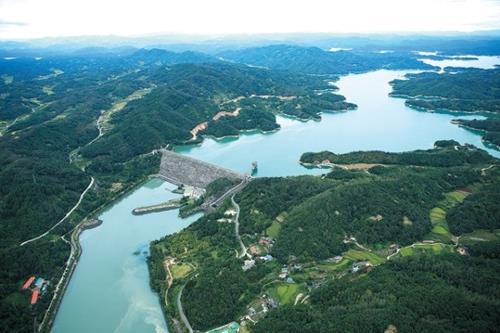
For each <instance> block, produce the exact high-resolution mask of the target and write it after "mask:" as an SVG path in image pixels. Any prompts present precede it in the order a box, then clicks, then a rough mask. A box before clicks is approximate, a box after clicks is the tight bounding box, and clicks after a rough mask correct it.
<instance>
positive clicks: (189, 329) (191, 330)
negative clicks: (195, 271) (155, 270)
mask: <svg viewBox="0 0 500 333" xmlns="http://www.w3.org/2000/svg"><path fill="white" fill-rule="evenodd" d="M185 286H186V285H185V284H184V285H183V286H182V287H181V290H180V291H179V294H178V295H177V309H179V316H180V317H181V320H182V322H183V323H184V325H185V326H186V328H187V329H188V331H189V333H193V328H192V327H191V324H190V323H189V320H188V319H187V317H186V315H185V314H184V309H183V308H182V302H181V297H182V291H183V290H184V287H185Z"/></svg>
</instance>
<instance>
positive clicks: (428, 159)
mask: <svg viewBox="0 0 500 333" xmlns="http://www.w3.org/2000/svg"><path fill="white" fill-rule="evenodd" d="M454 147H456V149H455V148H454ZM443 148H446V149H443ZM494 160H495V159H494V158H493V157H491V156H490V155H489V154H488V153H487V152H485V151H483V150H478V149H475V148H474V147H472V146H468V145H464V146H460V144H459V143H458V142H456V141H438V142H436V145H435V148H434V149H430V150H416V151H411V152H402V153H386V152H382V151H366V152H364V151H362V152H352V153H347V154H335V153H332V152H329V151H323V152H319V153H304V154H303V155H302V156H301V158H300V161H301V163H304V164H307V165H319V164H321V163H323V162H326V163H334V164H353V163H371V164H387V165H415V166H434V167H451V166H460V165H466V164H481V163H490V162H492V161H494Z"/></svg>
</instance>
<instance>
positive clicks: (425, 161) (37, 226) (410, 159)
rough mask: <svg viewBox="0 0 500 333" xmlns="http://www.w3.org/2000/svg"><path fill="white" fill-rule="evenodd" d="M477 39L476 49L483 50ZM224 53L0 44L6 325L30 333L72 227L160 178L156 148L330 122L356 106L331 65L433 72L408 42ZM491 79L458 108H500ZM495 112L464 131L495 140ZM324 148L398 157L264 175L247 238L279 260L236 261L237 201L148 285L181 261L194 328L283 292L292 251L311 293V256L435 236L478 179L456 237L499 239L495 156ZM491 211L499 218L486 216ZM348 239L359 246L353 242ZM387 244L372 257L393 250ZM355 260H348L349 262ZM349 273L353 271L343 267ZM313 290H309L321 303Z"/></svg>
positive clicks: (189, 232) (253, 191)
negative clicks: (451, 196) (40, 287)
mask: <svg viewBox="0 0 500 333" xmlns="http://www.w3.org/2000/svg"><path fill="white" fill-rule="evenodd" d="M1 45H3V44H1ZM474 45H475V44H474ZM474 45H472V46H471V47H473V46H474ZM481 45H482V44H481ZM481 45H479V46H478V47H483V49H484V45H483V46H481ZM452 46H453V45H451V46H450V47H452ZM219 51H220V50H219ZM219 51H217V52H213V54H204V53H199V52H192V51H186V52H179V53H177V52H170V51H166V50H162V49H149V50H146V49H140V50H137V49H134V48H128V47H124V48H117V49H105V48H102V49H101V48H88V49H82V50H71V51H67V52H56V51H53V50H51V49H50V48H47V49H37V50H29V49H25V48H21V49H19V50H17V51H16V52H18V54H16V55H15V56H12V54H11V53H12V52H13V51H11V50H10V49H9V50H0V54H1V55H2V57H5V58H1V59H0V221H1V224H0V237H1V242H0V256H1V257H2V260H1V262H0V272H1V273H0V312H1V318H2V320H1V321H0V331H9V332H28V331H30V332H31V331H32V329H33V319H36V320H37V322H40V321H41V319H42V317H43V314H44V311H45V310H46V308H47V306H48V303H49V302H50V299H51V297H52V292H53V287H54V286H55V284H56V283H57V281H58V280H59V278H60V276H61V273H62V271H63V269H64V265H65V264H66V261H67V259H68V255H69V251H70V246H69V245H68V243H67V242H66V240H68V238H69V237H68V235H69V233H70V232H71V231H72V230H73V229H74V228H75V226H77V225H78V224H79V223H80V222H81V221H82V220H84V219H86V218H91V217H95V216H96V214H97V213H98V212H99V210H100V209H102V208H103V207H105V206H106V205H107V204H109V202H111V201H112V200H114V199H116V198H117V197H119V196H120V195H123V194H124V193H126V192H127V191H129V190H130V189H132V188H133V187H134V186H135V185H137V184H139V183H140V182H141V181H143V180H144V179H146V177H147V176H148V175H149V174H152V173H155V172H157V169H158V165H159V156H157V155H154V154H151V151H152V150H154V149H156V148H159V147H163V146H165V145H175V144H184V143H186V142H189V143H199V142H201V140H203V137H204V136H215V137H223V136H227V135H238V134H239V133H240V131H244V130H260V131H263V132H266V131H273V130H278V129H279V125H278V123H277V122H276V115H278V114H286V115H288V116H291V117H296V118H299V119H302V120H310V119H315V120H320V119H321V114H322V113H323V112H341V111H346V110H352V109H354V108H355V107H356V106H355V105H354V104H352V103H349V101H346V100H345V98H344V97H343V96H340V95H338V94H336V93H335V90H336V88H335V86H333V85H332V82H334V81H335V80H336V79H337V78H338V77H337V76H336V74H344V73H353V72H363V71H368V70H374V69H381V68H388V69H402V68H419V69H431V68H432V67H431V66H428V65H425V64H423V63H422V62H419V61H418V60H417V56H416V55H415V54H413V53H411V52H409V51H408V50H401V52H394V53H391V54H383V53H376V52H372V51H369V52H344V51H341V52H328V51H325V50H322V49H319V48H310V47H299V46H286V45H277V46H269V47H263V48H251V49H247V50H233V51H223V52H219ZM40 55H42V56H40ZM228 60H229V61H228ZM244 64H249V65H257V66H246V65H244ZM258 66H261V67H258ZM262 67H266V68H262ZM497 72H498V71H496V70H495V71H492V73H495V75H496V73H497ZM311 74H315V75H311ZM318 74H321V75H318ZM457 75H470V76H471V77H472V79H474V80H476V78H474V76H477V77H478V79H477V80H479V78H480V79H481V80H483V82H486V83H487V84H488V85H493V86H494V84H496V81H495V80H496V79H497V77H496V76H494V77H489V76H488V77H487V78H484V77H483V76H484V73H483V72H482V71H477V73H476V72H474V71H463V74H462V72H461V73H460V74H457ZM488 75H489V73H488ZM430 77H431V78H432V75H431V76H430ZM415 78H418V76H415ZM443 78H447V76H446V75H443ZM472 79H471V80H472ZM413 80H414V78H413V77H412V78H410V80H409V81H410V82H411V81H413ZM471 82H476V81H467V82H466V83H460V84H458V86H461V85H463V86H467V85H471V86H473V84H472V83H471ZM397 85H398V84H395V87H396V86H397ZM476 86H477V85H474V87H476ZM429 89H431V90H435V89H434V88H429ZM446 89H447V88H444V89H443V90H446ZM481 89H482V88H481V87H480V88H478V89H475V88H474V89H471V90H473V91H472V92H471V95H470V96H469V97H467V98H469V99H467V100H462V101H461V102H460V105H464V106H467V105H469V106H467V107H466V108H468V109H469V111H473V110H477V109H478V108H480V109H481V110H482V109H483V108H486V107H487V106H488V105H492V108H486V109H487V110H490V111H495V110H496V109H494V108H493V106H495V105H497V104H498V103H496V102H491V101H496V100H497V99H498V98H497V97H496V94H497V92H492V91H481ZM450 90H452V89H450ZM483 90H484V89H483ZM457 91H458V88H457ZM472 93H474V94H472ZM443 97H446V96H443ZM450 98H455V97H453V96H450ZM426 102H428V101H427V100H426ZM408 103H411V102H408ZM436 103H437V102H436ZM474 103H477V104H474ZM481 103H483V104H481ZM484 103H490V104H484ZM492 103H493V104H494V105H493V104H492ZM436 105H437V104H436ZM466 111H467V110H466ZM491 121H492V120H491V119H489V120H486V121H472V122H470V123H464V124H463V125H464V126H468V127H471V128H476V129H479V130H484V131H486V134H485V138H486V139H487V140H489V141H491V142H497V141H495V139H493V137H494V136H498V131H496V130H494V129H495V128H496V127H495V126H496V123H492V122H491ZM202 123H206V124H207V126H206V128H204V129H202V130H200V131H199V132H198V133H197V134H193V132H192V130H193V128H195V127H196V126H197V125H199V124H202ZM321 154H323V153H321ZM321 154H305V155H304V156H303V162H305V163H306V162H307V163H314V162H315V161H316V160H317V159H318V161H319V162H321V161H323V160H324V159H331V160H330V162H332V163H339V164H342V163H355V162H356V161H357V162H362V163H374V164H391V166H389V167H381V166H374V167H372V168H370V169H369V170H358V171H348V170H343V169H335V170H332V171H331V172H329V173H328V174H327V175H325V176H324V177H311V176H308V177H293V178H264V179H257V180H255V181H253V182H252V183H251V184H250V185H249V186H248V188H247V189H246V190H245V191H243V192H242V193H240V194H239V195H238V196H237V197H236V201H237V202H238V203H239V205H240V206H241V233H242V237H243V242H244V243H245V244H247V245H256V244H257V243H258V242H259V240H260V238H261V237H267V238H271V239H272V245H273V246H270V245H266V246H261V245H259V246H257V245H256V247H255V248H257V249H258V250H259V251H260V252H262V254H270V255H272V256H273V260H271V261H269V262H266V263H265V264H261V263H258V265H256V266H255V267H253V268H252V269H250V270H248V271H246V272H243V270H242V268H241V266H242V259H240V258H237V257H236V255H235V251H236V252H237V251H238V250H239V247H238V246H239V244H238V242H237V241H236V239H235V236H234V224H232V223H231V221H230V219H231V218H230V216H228V215H227V214H225V213H226V211H225V210H226V209H229V208H231V207H230V203H229V202H226V203H225V204H224V205H223V207H221V208H220V209H219V210H217V211H216V212H215V213H213V214H210V215H207V216H204V217H203V218H201V219H200V220H199V221H198V222H196V223H195V224H193V225H192V226H190V227H189V228H187V229H186V230H184V231H182V232H180V233H178V234H175V235H171V236H169V237H167V238H165V239H163V240H161V241H158V242H156V243H155V244H154V245H153V247H152V252H151V259H150V268H151V277H152V286H153V287H154V288H155V290H157V291H161V292H160V295H161V297H164V292H163V291H165V288H166V286H165V270H164V268H163V259H164V258H165V256H172V257H176V258H177V259H178V260H179V261H178V263H177V264H176V265H178V267H181V268H182V269H184V270H185V271H189V270H190V269H191V271H190V273H187V274H185V275H184V276H182V277H180V278H177V280H176V281H174V285H173V287H172V291H171V293H169V294H168V295H169V296H168V297H169V299H170V300H171V301H172V300H174V299H175V296H176V295H177V294H176V293H178V292H179V289H180V288H181V287H182V286H184V285H185V289H184V294H183V302H185V307H186V309H185V310H186V313H187V315H188V316H189V318H190V319H191V320H192V321H193V325H194V326H195V328H197V329H206V328H210V327H214V326H217V325H219V324H224V323H226V322H228V321H230V320H234V319H238V318H240V317H241V316H242V315H243V314H244V313H246V311H247V308H248V305H249V304H250V303H252V302H254V301H255V300H256V299H259V298H260V297H261V296H262V293H263V292H266V293H268V292H269V294H270V295H275V294H276V293H277V291H276V290H277V289H279V288H268V287H266V284H267V283H271V286H273V285H274V284H275V282H276V275H277V272H278V271H279V270H280V268H282V265H292V263H295V261H296V262H297V263H299V264H302V263H303V264H307V265H310V266H308V268H307V269H310V270H311V271H307V272H306V273H304V274H303V275H300V274H302V273H300V274H299V273H297V274H295V273H294V274H295V275H294V276H293V277H294V279H295V280H296V281H297V282H298V283H294V284H293V287H294V288H295V287H297V288H299V289H298V290H300V292H303V293H307V292H308V290H309V287H310V288H313V287H316V286H317V284H321V283H323V282H325V281H326V280H325V276H324V272H323V271H321V272H320V274H319V275H318V274H317V272H316V268H317V267H316V266H315V265H316V262H322V263H325V260H328V258H329V257H331V256H334V255H339V254H343V253H346V252H349V251H353V250H354V251H358V250H359V248H356V247H355V245H353V244H354V243H353V242H361V243H362V244H363V246H367V247H372V248H373V249H375V248H376V249H385V248H386V247H387V245H388V244H389V243H397V244H398V245H400V246H404V245H407V244H410V243H412V242H415V241H418V240H421V239H423V238H425V237H426V236H427V234H428V233H429V232H432V230H433V229H432V228H433V225H432V221H431V219H430V218H429V210H430V209H431V208H432V207H433V206H434V205H436V204H437V202H439V201H440V200H443V198H442V197H443V193H445V192H449V191H453V190H456V189H461V188H465V187H467V186H469V185H471V184H473V185H474V186H475V187H474V191H473V193H472V194H471V195H470V196H469V197H467V198H466V199H465V200H464V202H463V204H460V205H458V206H456V207H453V208H451V209H450V211H449V216H448V220H449V221H448V224H447V227H448V226H449V231H451V232H453V233H454V234H462V233H468V232H471V231H476V229H484V230H487V231H486V232H489V233H490V234H495V232H496V230H497V229H498V212H497V210H498V209H497V208H498V207H496V201H497V195H496V193H497V190H498V186H497V185H496V183H495V182H494V180H493V175H495V172H496V171H495V170H496V168H493V169H492V170H490V171H486V172H484V171H483V173H485V175H483V174H482V172H481V169H482V168H487V167H488V166H489V165H493V164H496V163H497V162H496V160H494V159H492V158H491V157H490V156H488V155H487V154H486V153H485V152H482V151H479V150H477V149H475V148H473V147H469V146H459V145H458V143H454V142H451V143H450V142H448V143H445V142H442V143H437V146H436V149H434V150H432V151H417V152H411V153H402V154H385V153H382V152H369V153H363V152H361V153H354V154H351V155H335V154H332V153H324V154H326V155H321ZM308 161H309V162H308ZM408 165H412V167H410V166H408ZM413 166H419V167H420V168H415V167H413ZM92 178H93V179H94V180H95V182H94V183H93V184H94V185H93V186H92V187H91V188H90V190H89V191H88V192H87V194H86V195H85V196H84V198H83V200H82V202H81V204H80V206H79V207H78V209H76V210H75V211H74V212H73V213H72V214H71V215H70V216H69V218H68V219H67V220H65V223H62V224H61V225H60V226H59V227H58V228H56V229H54V230H53V231H51V232H50V233H49V234H48V235H47V236H46V237H43V238H41V239H39V240H37V241H35V242H31V243H28V244H26V245H24V246H21V245H20V244H21V243H22V242H24V241H26V240H29V239H31V238H33V237H36V236H38V235H40V234H42V233H44V232H45V231H47V230H48V229H49V228H50V227H51V226H53V225H54V224H56V223H57V222H58V221H60V220H61V219H62V218H63V217H64V216H65V214H66V213H67V212H68V211H69V210H70V209H71V208H72V207H73V206H74V205H75V204H76V203H77V202H78V199H79V197H80V195H81V194H82V191H83V190H84V189H85V188H87V186H89V184H90V182H91V179H92ZM228 185H229V183H228V182H221V183H216V184H212V186H211V187H210V188H209V189H208V195H210V194H213V195H216V194H217V193H219V192H220V191H222V190H223V189H225V188H227V186H228ZM352 202H355V203H357V204H356V205H351V204H350V203H352ZM484 209H487V211H488V214H483V215H482V213H484V212H483V210H484ZM464 217H467V218H466V219H464ZM374 221H376V223H375V222H374ZM305 234H307V237H306V236H304V235H305ZM63 236H66V238H65V239H63V238H62V237H63ZM350 236H352V237H354V238H355V239H356V240H355V241H353V240H352V239H351V240H349V239H347V240H346V237H347V238H349V237H350ZM265 241H266V242H267V241H268V240H265ZM470 246H471V250H470V251H471V253H479V254H480V256H481V257H485V258H493V257H495V254H492V253H494V251H495V248H491V247H488V246H487V245H483V247H481V246H475V244H471V245H470ZM474 246H475V247H474ZM185 249H190V250H191V251H188V252H185ZM377 251H378V250H377ZM380 251H382V252H380V254H377V257H376V258H377V259H376V260H380V258H383V257H384V256H385V255H386V254H387V253H385V252H384V251H385V250H380ZM349 253H351V252H349ZM352 253H356V252H352ZM358 255H359V254H358ZM363 255H364V254H363ZM497 257H498V256H497ZM497 257H495V258H497ZM353 258H354V257H351V259H346V260H347V261H343V263H345V262H347V263H348V264H349V265H351V264H352V263H354V262H355V260H354V259H353ZM259 260H261V259H259ZM183 264H185V265H184V266H182V265H183ZM188 264H191V265H192V266H189V265H188ZM186 265H187V266H189V267H191V268H190V269H188V268H187V266H186ZM325 265H326V264H325ZM328 265H329V264H328ZM343 265H344V264H343ZM342 267H344V266H342ZM346 267H347V266H345V267H344V268H346ZM344 268H343V269H342V270H340V272H342V274H344V273H346V272H347V271H346V270H345V269H344ZM335 269H337V268H335ZM391 269H392V268H391ZM311 272H313V273H311ZM193 273H196V274H197V275H196V274H193ZM309 273H311V274H309ZM30 275H39V276H43V277H44V278H46V279H48V280H49V281H50V282H51V285H50V286H49V288H48V293H47V294H46V295H45V296H44V297H42V298H41V300H40V301H39V302H38V303H37V304H36V305H35V306H33V307H31V306H29V305H28V304H29V293H28V292H23V291H20V289H19V288H20V285H21V284H22V283H23V282H24V281H25V280H26V278H27V277H29V276H30ZM330 278H331V275H330V276H327V280H329V279H330ZM281 283H284V282H283V281H282V282H281ZM228 286H230V287H228ZM280 287H283V286H280ZM275 289H276V290H275ZM313 289H314V288H313ZM199 295H203V297H202V298H200V297H198V296H199ZM294 296H296V295H294ZM273 297H274V296H273ZM314 297H315V296H313V294H311V302H312V301H314V300H315V299H316V298H314ZM478 297H479V296H478ZM283 302H284V303H287V302H289V300H287V301H283ZM169 304H170V306H171V308H170V309H168V311H171V312H169V313H176V311H177V310H176V308H175V302H173V301H172V302H169ZM305 304H307V303H305ZM311 304H312V303H311ZM485 304H486V303H485ZM488 304H489V303H488ZM207 308H210V309H212V311H211V312H207V311H206V309H207ZM485 325H489V323H486V324H485ZM401 327H404V326H401ZM255 329H260V328H259V326H257V327H256V328H255Z"/></svg>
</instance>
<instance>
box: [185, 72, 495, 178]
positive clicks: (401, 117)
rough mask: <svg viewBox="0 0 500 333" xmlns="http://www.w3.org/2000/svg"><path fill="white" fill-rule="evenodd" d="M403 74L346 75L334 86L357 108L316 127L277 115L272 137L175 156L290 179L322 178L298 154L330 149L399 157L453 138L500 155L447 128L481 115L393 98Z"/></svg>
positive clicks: (250, 137)
mask: <svg viewBox="0 0 500 333" xmlns="http://www.w3.org/2000/svg"><path fill="white" fill-rule="evenodd" d="M406 73H408V72H407V71H387V70H380V71H374V72H369V73H364V74H353V75H347V76H343V77H341V78H340V80H339V81H337V82H335V85H336V86H337V87H338V88H339V91H338V93H339V94H341V95H343V96H345V97H346V99H347V101H348V102H352V103H355V104H357V105H358V108H357V109H356V110H354V111H347V112H343V113H323V115H322V120H321V121H319V122H314V121H309V122H306V123H304V122H302V121H299V120H293V119H289V118H284V117H281V116H278V123H279V124H280V125H281V129H280V130H279V131H277V132H275V133H271V134H265V135H262V134H258V133H253V134H242V135H240V137H239V138H237V139H236V138H225V139H222V140H213V139H207V140H205V141H204V142H203V143H202V144H201V145H199V146H182V147H178V148H177V151H178V152H181V153H184V154H188V155H190V156H192V157H195V158H198V159H201V160H205V161H208V162H212V163H216V164H219V165H222V166H224V167H227V168H230V169H233V170H236V171H240V172H246V171H248V169H249V167H250V164H251V163H252V161H257V162H258V165H259V170H258V175H259V176H291V175H298V174H305V173H321V172H324V170H323V171H321V170H319V171H318V170H314V169H312V170H311V169H306V168H304V167H302V166H301V165H299V164H298V161H299V158H300V156H301V154H302V153H304V152H308V151H314V152H316V151H322V150H330V151H333V152H335V153H347V152H351V151H356V150H383V151H391V152H401V151H408V150H414V149H429V148H432V146H433V144H434V142H435V141H437V140H441V139H454V140H456V141H458V142H460V143H462V144H463V143H470V144H473V145H475V146H477V147H479V148H482V149H485V150H487V151H488V152H489V153H490V154H492V155H493V156H497V157H498V156H500V152H499V151H498V150H495V149H492V148H488V147H486V146H485V145H484V143H483V142H482V141H481V137H480V136H479V135H478V133H477V132H472V131H469V130H466V129H464V128H461V127H459V126H457V125H453V124H451V123H450V121H451V120H452V119H456V118H461V119H473V118H478V119H481V118H482V117H481V116H480V115H477V114H475V115H466V114H459V113H449V114H443V113H430V112H423V111H417V110H414V109H411V108H409V107H407V106H405V103H404V100H403V99H399V98H392V97H390V96H389V93H390V92H391V91H392V87H391V86H390V84H389V82H390V81H392V80H394V79H398V78H403V76H404V74H406Z"/></svg>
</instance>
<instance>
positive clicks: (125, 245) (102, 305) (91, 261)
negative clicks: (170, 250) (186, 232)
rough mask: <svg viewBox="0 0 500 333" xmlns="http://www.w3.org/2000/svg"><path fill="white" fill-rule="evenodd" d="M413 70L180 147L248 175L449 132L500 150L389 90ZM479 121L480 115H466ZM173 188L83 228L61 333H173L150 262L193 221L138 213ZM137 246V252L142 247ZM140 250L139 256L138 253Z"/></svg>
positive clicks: (422, 144) (59, 321) (149, 189)
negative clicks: (299, 111) (291, 114)
mask: <svg viewBox="0 0 500 333" xmlns="http://www.w3.org/2000/svg"><path fill="white" fill-rule="evenodd" d="M404 73H405V72H403V71H385V70H381V71H375V72H370V73H365V74H356V75H348V76H344V77H342V78H341V79H340V80H339V81H338V82H336V85H337V86H338V87H339V93H340V94H342V95H344V96H345V97H346V98H347V100H348V101H349V102H353V103H356V104H357V105H358V109H357V110H354V111H348V112H343V113H324V114H323V115H322V120H321V121H309V122H302V121H299V120H294V119H290V118H285V117H278V122H279V124H280V125H281V129H280V130H279V131H277V132H275V133H269V134H260V133H245V134H242V135H241V136H240V137H239V138H225V139H222V140H212V139H207V140H205V141H204V142H203V143H202V144H201V145H197V146H184V147H178V148H177V151H179V152H182V153H184V154H187V155H189V156H192V157H195V158H199V159H202V160H205V161H208V162H212V163H215V164H219V165H222V166H224V167H227V168H230V169H233V170H236V171H240V172H248V171H249V169H250V166H251V163H252V162H253V161H257V162H258V176H289V175H297V174H306V173H307V174H318V173H321V172H324V170H320V169H306V168H304V167H302V166H300V164H299V163H298V160H299V158H300V155H301V154H302V153H303V152H306V151H319V150H326V149H328V150H331V151H334V152H337V153H343V152H349V151H355V150H372V149H377V150H386V151H406V150H413V149H428V148H431V147H432V145H433V143H434V142H435V141H436V140H439V139H455V140H457V141H458V142H460V143H471V144H474V145H476V146H478V147H481V148H483V149H486V150H488V151H489V152H490V153H491V154H493V155H495V156H497V157H499V156H500V152H499V151H497V150H493V149H489V148H487V147H485V146H484V144H483V143H482V142H481V138H480V136H479V135H478V134H477V133H474V132H472V131H469V130H465V129H463V128H460V127H458V126H456V125H453V124H451V123H450V120H452V119H454V118H457V117H459V115H457V114H436V113H427V112H421V111H416V110H413V109H410V108H408V107H406V106H405V105H404V100H402V99H397V98H390V97H388V93H389V92H390V91H391V87H390V85H389V82H390V81H391V80H393V79H395V78H400V77H402V76H403V75H404ZM460 117H461V118H474V117H476V118H477V117H478V116H460ZM169 188H172V185H169V184H167V183H163V182H161V181H159V180H151V181H149V182H148V183H146V184H145V185H143V186H142V187H140V188H138V189H137V190H135V191H133V193H131V194H129V195H128V196H127V197H125V198H123V199H121V200H119V201H118V202H116V203H114V204H113V205H112V206H110V207H109V208H108V209H107V210H106V211H105V212H104V213H103V214H102V215H101V216H100V219H102V220H103V221H104V223H103V224H102V225H101V226H100V227H99V228H96V229H91V230H87V231H85V232H83V234H82V236H81V237H80V242H81V245H82V249H83V252H82V255H81V259H80V262H79V263H78V265H77V268H76V270H75V272H74V275H73V277H72V279H71V281H70V283H69V286H68V289H67V290H66V293H65V295H64V298H63V301H62V304H61V307H60V309H59V312H58V314H57V316H56V320H55V323H54V327H53V332H55V333H59V332H61V333H67V332H71V333H80V332H82V333H83V332H93V333H101V332H102V333H108V332H127V333H128V332H130V333H143V332H144V333H145V332H157V333H159V332H166V331H167V328H166V325H165V320H164V318H163V316H162V312H161V308H160V304H159V301H158V297H157V296H156V295H155V294H154V293H153V292H152V291H151V290H150V287H149V278H148V271H147V265H146V261H145V260H146V256H147V253H148V244H149V242H150V241H151V240H154V239H158V238H161V237H162V236H164V235H166V234H171V233H174V232H176V231H179V230H181V229H182V228H184V227H186V226H188V225H189V224H190V223H192V222H193V221H194V220H195V219H196V217H191V218H189V219H186V220H182V219H180V218H179V217H178V216H177V211H176V210H175V211H168V212H161V213H154V214H149V215H142V216H134V215H132V214H131V210H132V209H133V208H136V207H139V206H144V205H150V204H155V203H158V202H161V201H165V200H168V199H171V198H174V197H176V196H177V195H176V194H173V193H171V192H170V191H169V190H168V189H169ZM134 252H135V254H134ZM137 252H139V254H137Z"/></svg>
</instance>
